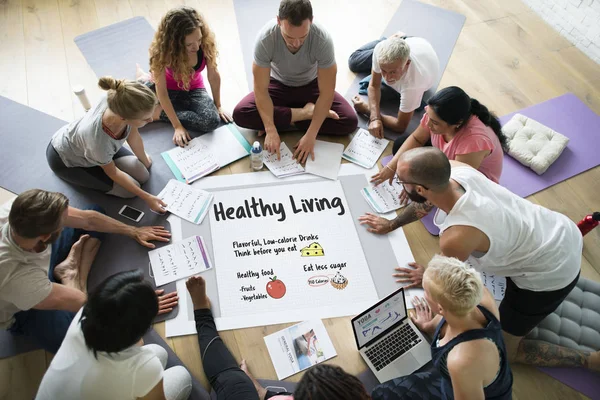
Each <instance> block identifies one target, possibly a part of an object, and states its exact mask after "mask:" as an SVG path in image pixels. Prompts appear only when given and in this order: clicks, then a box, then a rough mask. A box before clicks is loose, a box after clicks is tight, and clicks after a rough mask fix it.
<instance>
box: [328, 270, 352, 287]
mask: <svg viewBox="0 0 600 400" xmlns="http://www.w3.org/2000/svg"><path fill="white" fill-rule="evenodd" d="M331 286H333V287H334V288H336V289H337V290H342V289H344V288H345V287H346V286H348V279H346V277H345V276H344V275H342V274H340V273H339V272H338V273H336V274H335V276H334V277H333V278H331Z"/></svg>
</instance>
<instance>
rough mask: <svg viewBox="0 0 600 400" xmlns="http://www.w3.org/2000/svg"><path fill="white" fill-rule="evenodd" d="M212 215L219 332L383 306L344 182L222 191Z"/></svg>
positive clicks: (343, 314)
mask: <svg viewBox="0 0 600 400" xmlns="http://www.w3.org/2000/svg"><path fill="white" fill-rule="evenodd" d="M316 194H318V195H316ZM209 218H210V227H211V233H212V243H213V250H214V257H215V260H214V261H215V263H216V264H217V265H218V266H219V268H216V270H215V272H216V277H217V284H218V287H219V303H220V308H221V317H220V318H218V319H217V327H218V329H219V330H227V329H235V328H243V327H251V326H262V325H270V324H274V323H284V322H295V321H302V320H310V319H314V318H329V317H340V316H346V315H353V314H355V313H356V312H359V311H361V310H362V309H364V308H366V307H368V306H369V305H371V304H372V303H374V302H375V301H377V293H376V290H375V286H374V284H373V279H372V277H371V273H370V270H369V267H368V265H367V261H366V259H365V256H364V254H363V250H362V246H361V243H360V240H359V238H358V234H357V233H356V229H355V227H354V222H353V220H352V215H351V214H350V209H349V207H348V204H347V202H346V199H345V195H344V191H343V189H342V186H341V184H340V182H338V181H335V182H311V183H301V184H300V183H299V184H291V185H282V186H277V187H262V188H249V189H238V190H227V191H222V192H216V193H215V198H214V201H213V204H212V206H211V213H210V216H209Z"/></svg>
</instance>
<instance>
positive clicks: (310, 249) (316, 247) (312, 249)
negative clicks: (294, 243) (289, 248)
mask: <svg viewBox="0 0 600 400" xmlns="http://www.w3.org/2000/svg"><path fill="white" fill-rule="evenodd" d="M300 254H302V257H320V256H324V255H325V252H324V251H323V248H322V247H321V245H320V244H319V243H317V242H313V243H311V244H309V245H308V246H306V247H304V248H302V249H300Z"/></svg>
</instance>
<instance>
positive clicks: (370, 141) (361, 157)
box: [342, 128, 390, 168]
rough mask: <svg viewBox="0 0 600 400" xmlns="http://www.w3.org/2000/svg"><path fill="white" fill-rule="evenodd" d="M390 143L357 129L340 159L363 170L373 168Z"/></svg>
mask: <svg viewBox="0 0 600 400" xmlns="http://www.w3.org/2000/svg"><path fill="white" fill-rule="evenodd" d="M389 142H390V141H389V140H387V139H378V138H376V137H375V136H373V135H371V134H370V133H369V131H367V130H365V129H362V128H361V129H359V130H358V132H357V133H356V134H355V135H354V137H353V138H352V141H351V142H350V144H349V145H348V147H346V150H345V151H344V154H342V157H343V158H345V159H346V160H348V161H350V162H353V163H354V164H358V165H360V166H361V167H363V168H373V166H375V163H376V162H377V160H379V157H380V156H381V153H383V151H384V150H385V148H386V147H387V145H388V143H389Z"/></svg>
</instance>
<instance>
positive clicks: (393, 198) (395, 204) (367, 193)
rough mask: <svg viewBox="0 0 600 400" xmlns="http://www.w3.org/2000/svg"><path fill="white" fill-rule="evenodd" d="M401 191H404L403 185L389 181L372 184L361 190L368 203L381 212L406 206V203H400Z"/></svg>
mask: <svg viewBox="0 0 600 400" xmlns="http://www.w3.org/2000/svg"><path fill="white" fill-rule="evenodd" d="M400 193H402V186H399V185H397V184H396V183H392V184H391V185H390V184H389V183H388V181H385V182H383V183H381V184H379V185H377V186H374V185H370V186H367V187H366V188H363V190H361V194H362V195H363V197H364V198H365V200H367V203H369V205H370V206H371V208H372V209H373V210H375V212H377V213H379V214H384V213H387V212H390V211H394V210H397V209H399V208H402V207H404V204H400Z"/></svg>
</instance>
